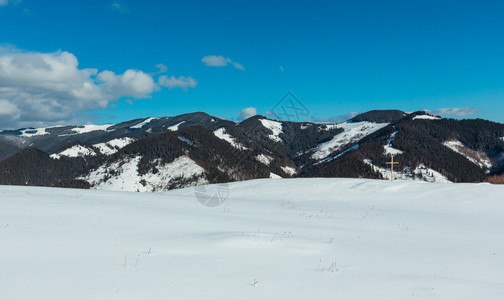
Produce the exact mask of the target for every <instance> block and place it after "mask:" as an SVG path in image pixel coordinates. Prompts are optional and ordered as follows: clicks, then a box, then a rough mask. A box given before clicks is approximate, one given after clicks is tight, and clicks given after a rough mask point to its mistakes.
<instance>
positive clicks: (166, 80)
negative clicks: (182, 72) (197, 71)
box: [158, 75, 198, 91]
mask: <svg viewBox="0 0 504 300" xmlns="http://www.w3.org/2000/svg"><path fill="white" fill-rule="evenodd" d="M158 83H159V85H161V86H164V87H167V88H169V89H174V88H181V89H183V90H184V91H187V90H188V88H195V87H196V85H197V84H198V82H197V81H196V80H194V78H192V77H190V76H189V77H184V76H179V77H175V76H170V77H168V76H166V75H162V76H159V79H158Z"/></svg>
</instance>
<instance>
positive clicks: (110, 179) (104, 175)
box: [78, 156, 207, 192]
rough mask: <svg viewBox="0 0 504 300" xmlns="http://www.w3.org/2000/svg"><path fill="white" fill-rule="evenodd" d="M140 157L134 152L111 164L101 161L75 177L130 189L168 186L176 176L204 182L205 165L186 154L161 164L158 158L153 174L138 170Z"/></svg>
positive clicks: (100, 186)
mask: <svg viewBox="0 0 504 300" xmlns="http://www.w3.org/2000/svg"><path fill="white" fill-rule="evenodd" d="M140 159H142V157H141V156H136V157H134V158H132V159H130V160H128V161H126V162H115V163H112V164H111V165H102V166H100V167H99V168H98V169H97V170H94V171H91V172H90V174H88V175H87V176H84V177H80V178H78V179H82V180H86V181H87V182H89V184H91V186H92V188H93V189H99V190H112V191H130V192H135V191H138V192H156V191H162V190H165V189H167V187H168V186H169V185H170V184H171V183H173V181H174V180H175V179H177V178H180V177H182V178H185V179H192V177H194V176H195V177H197V178H196V180H194V181H193V184H194V185H196V184H205V183H207V182H206V181H205V179H203V178H202V177H201V175H202V174H203V172H204V169H203V168H202V167H200V166H199V165H198V164H196V162H194V161H193V160H192V159H190V158H189V157H187V156H181V157H178V158H177V159H175V160H174V161H173V162H171V163H169V164H165V165H161V163H160V162H159V161H157V162H155V163H156V164H157V167H156V168H157V170H158V172H156V173H155V174H154V173H153V172H148V173H147V174H144V175H140V174H138V163H139V162H140Z"/></svg>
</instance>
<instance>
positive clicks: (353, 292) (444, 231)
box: [0, 178, 504, 300]
mask: <svg viewBox="0 0 504 300" xmlns="http://www.w3.org/2000/svg"><path fill="white" fill-rule="evenodd" d="M209 188H210V187H209ZM503 192H504V186H502V185H490V184H449V185H446V184H427V183H422V182H413V181H396V182H393V183H390V182H387V181H383V180H375V181H373V180H365V179H313V178H310V179H277V180H270V179H263V180H252V181H246V182H240V183H230V184H229V197H228V200H227V201H226V202H224V203H223V205H221V206H219V207H216V208H208V207H205V206H203V205H200V203H199V202H198V201H197V200H196V199H195V197H194V189H193V188H188V189H183V190H174V191H170V192H166V193H159V194H156V193H155V194H140V193H124V192H110V191H86V190H73V189H55V188H36V187H14V186H0V195H2V196H1V198H0V220H1V223H0V225H1V226H0V243H1V245H2V246H1V247H0V265H1V268H0V299H233V300H234V299H504V258H503V256H504V239H502V228H504V202H503V201H502V193H503Z"/></svg>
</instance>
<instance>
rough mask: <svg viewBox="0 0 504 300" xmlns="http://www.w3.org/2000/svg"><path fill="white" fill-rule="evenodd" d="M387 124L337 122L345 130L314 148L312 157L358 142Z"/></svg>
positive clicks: (315, 157)
mask: <svg viewBox="0 0 504 300" xmlns="http://www.w3.org/2000/svg"><path fill="white" fill-rule="evenodd" d="M387 125H388V123H372V122H366V121H364V122H356V123H352V122H345V123H341V124H338V126H337V127H339V128H343V129H344V130H345V131H343V132H342V133H339V134H337V135H336V136H334V138H333V139H332V140H330V141H328V142H325V143H323V144H320V145H319V146H318V147H317V149H316V150H315V153H313V155H312V158H313V159H316V160H321V159H324V158H326V157H327V156H329V154H331V153H332V152H334V151H336V150H339V149H340V148H341V147H342V146H344V145H347V144H349V143H355V142H358V141H359V140H360V139H362V138H363V137H365V136H366V135H369V134H371V133H373V132H375V131H377V130H380V129H382V128H383V127H385V126H387Z"/></svg>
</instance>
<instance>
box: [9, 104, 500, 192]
mask: <svg viewBox="0 0 504 300" xmlns="http://www.w3.org/2000/svg"><path fill="white" fill-rule="evenodd" d="M391 155H394V160H395V161H397V162H398V163H399V164H398V165H396V166H395V171H394V177H395V178H396V179H405V180H423V181H429V182H484V181H489V182H502V181H503V178H504V166H503V162H504V124H500V123H495V122H491V121H487V120H482V119H470V120H455V119H445V118H441V117H439V116H433V115H429V114H427V113H425V112H423V111H419V112H413V113H405V112H402V111H398V110H375V111H370V112H367V113H363V114H360V115H358V116H355V117H354V118H352V119H350V120H348V121H346V122H344V123H340V124H318V123H311V122H292V121H281V120H272V119H268V118H266V117H264V116H259V115H257V116H254V117H251V118H248V119H246V120H244V121H242V122H240V123H235V122H232V121H228V120H223V119H220V118H217V117H213V116H210V115H208V114H205V113H202V112H197V113H190V114H184V115H180V116H175V117H162V118H143V119H136V120H131V121H127V122H122V123H119V124H105V125H83V126H59V127H47V128H23V129H18V130H4V131H2V132H0V184H4V185H37V186H54V187H73V188H94V189H110V190H125V191H162V190H167V189H174V188H181V187H187V186H193V185H202V184H207V183H222V182H231V181H240V180H248V179H255V178H279V177H282V178H290V177H355V178H375V179H387V178H390V167H389V165H387V164H386V162H387V161H389V160H390V158H391Z"/></svg>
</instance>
